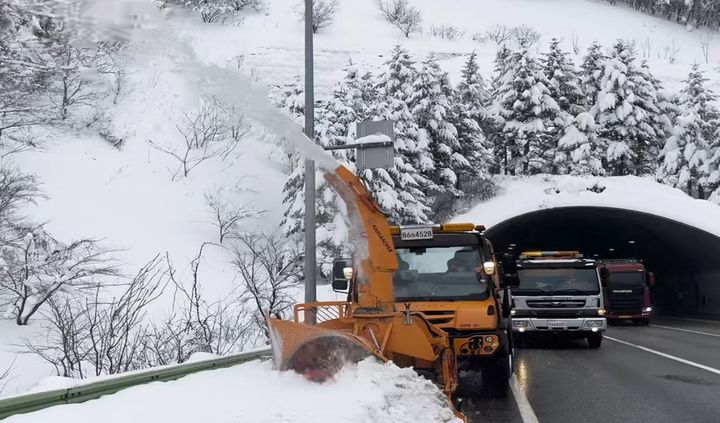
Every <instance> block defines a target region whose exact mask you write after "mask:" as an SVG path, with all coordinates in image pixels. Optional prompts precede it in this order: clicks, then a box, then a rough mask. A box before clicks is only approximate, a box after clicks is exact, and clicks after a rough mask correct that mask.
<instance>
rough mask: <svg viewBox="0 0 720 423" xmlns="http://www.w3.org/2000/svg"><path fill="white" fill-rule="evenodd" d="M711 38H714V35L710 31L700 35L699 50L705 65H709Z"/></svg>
mask: <svg viewBox="0 0 720 423" xmlns="http://www.w3.org/2000/svg"><path fill="white" fill-rule="evenodd" d="M713 38H715V33H714V32H711V31H705V32H703V33H702V34H701V35H700V50H702V55H703V58H705V63H710V46H711V45H712V41H713Z"/></svg>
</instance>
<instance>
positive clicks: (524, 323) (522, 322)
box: [513, 320, 529, 328]
mask: <svg viewBox="0 0 720 423" xmlns="http://www.w3.org/2000/svg"><path fill="white" fill-rule="evenodd" d="M528 326H529V325H528V322H527V321H525V320H513V327H514V328H526V327H528Z"/></svg>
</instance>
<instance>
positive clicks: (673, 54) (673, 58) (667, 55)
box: [663, 40, 680, 64]
mask: <svg viewBox="0 0 720 423" xmlns="http://www.w3.org/2000/svg"><path fill="white" fill-rule="evenodd" d="M679 53H680V47H679V46H678V45H677V43H676V42H675V40H673V42H672V44H671V45H669V46H666V47H665V48H663V58H664V59H665V60H667V62H668V63H670V64H673V63H675V62H677V56H678V54H679Z"/></svg>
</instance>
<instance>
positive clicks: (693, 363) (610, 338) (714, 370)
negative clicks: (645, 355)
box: [604, 335, 720, 375]
mask: <svg viewBox="0 0 720 423" xmlns="http://www.w3.org/2000/svg"><path fill="white" fill-rule="evenodd" d="M604 338H605V339H609V340H611V341H615V342H618V343H620V344H623V345H627V346H629V347H633V348H637V349H639V350H643V351H645V352H649V353H651V354H656V355H659V356H660V357H665V358H668V359H670V360H675V361H677V362H678V363H683V364H687V365H688V366H693V367H697V368H698V369H702V370H705V371H708V372H710V373H715V374H716V375H720V370H718V369H716V368H714V367H710V366H706V365H704V364H700V363H696V362H694V361H690V360H685V359H684V358H680V357H676V356H674V355H670V354H666V353H664V352H660V351H657V350H653V349H651V348H648V347H643V346H642V345H636V344H633V343H632V342H628V341H623V340H622V339H617V338H613V337H612V336H607V335H605V336H604Z"/></svg>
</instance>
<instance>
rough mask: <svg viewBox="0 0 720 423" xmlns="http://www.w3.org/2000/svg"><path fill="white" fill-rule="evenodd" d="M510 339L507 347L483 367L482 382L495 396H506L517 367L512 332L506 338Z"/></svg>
mask: <svg viewBox="0 0 720 423" xmlns="http://www.w3.org/2000/svg"><path fill="white" fill-rule="evenodd" d="M506 339H508V340H510V342H508V344H509V345H507V349H503V350H502V351H500V352H499V353H498V355H496V356H495V360H493V362H492V363H488V364H487V365H486V366H485V367H483V368H482V370H481V374H482V383H483V385H484V386H485V387H487V388H488V391H489V392H490V393H491V394H492V395H493V396H494V397H495V398H506V397H507V396H508V392H509V390H510V378H511V377H512V374H513V371H514V367H515V354H514V351H513V346H512V343H511V342H512V334H508V337H507V338H506Z"/></svg>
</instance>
